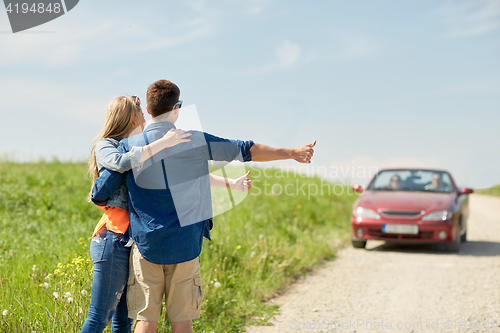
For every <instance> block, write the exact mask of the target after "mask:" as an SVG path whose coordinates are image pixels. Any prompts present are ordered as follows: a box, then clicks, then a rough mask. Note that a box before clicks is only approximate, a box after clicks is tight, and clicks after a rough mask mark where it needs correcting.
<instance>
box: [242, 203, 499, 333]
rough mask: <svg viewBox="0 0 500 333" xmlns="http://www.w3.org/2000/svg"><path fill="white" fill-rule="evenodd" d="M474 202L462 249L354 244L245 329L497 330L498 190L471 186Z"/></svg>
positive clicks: (259, 332) (263, 332)
mask: <svg viewBox="0 0 500 333" xmlns="http://www.w3.org/2000/svg"><path fill="white" fill-rule="evenodd" d="M469 204H470V215H469V222H468V232H467V238H468V241H467V242H466V243H462V244H461V247H460V251H459V252H458V253H447V252H445V249H444V247H443V246H438V245H394V244H385V243H384V242H379V241H372V242H368V244H367V249H365V250H364V249H354V248H352V247H350V246H349V247H347V248H345V249H343V250H341V251H339V253H338V257H337V259H335V260H334V261H331V262H328V263H326V264H325V265H323V266H322V267H320V268H318V269H316V270H315V271H313V272H312V273H311V274H309V275H308V276H305V277H304V278H301V279H299V280H298V281H297V282H296V283H295V284H293V285H292V286H291V287H290V288H289V289H287V290H286V292H284V293H283V295H281V296H279V297H277V298H274V299H273V300H271V302H274V303H276V304H279V305H280V314H279V315H277V316H275V317H274V318H273V319H272V320H271V322H272V323H273V325H272V326H249V327H248V328H247V332H249V333H271V332H273V333H274V332H280V333H286V332H311V333H312V332H314V333H319V332H458V331H462V332H500V323H499V320H500V291H499V287H500V198H497V197H490V196H483V195H477V194H474V195H471V197H470V201H469ZM479 321H480V322H479ZM496 324H498V325H496ZM480 325H481V326H480ZM487 325H493V327H491V328H487V327H484V326H487ZM497 326H498V327H497Z"/></svg>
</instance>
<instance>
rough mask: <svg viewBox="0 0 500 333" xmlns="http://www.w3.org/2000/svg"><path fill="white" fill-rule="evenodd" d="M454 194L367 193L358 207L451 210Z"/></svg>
mask: <svg viewBox="0 0 500 333" xmlns="http://www.w3.org/2000/svg"><path fill="white" fill-rule="evenodd" d="M452 201H453V194H452V193H429V192H385V191H384V192H382V191H365V192H364V193H363V195H362V196H361V197H360V198H359V201H358V204H357V206H362V207H365V208H369V209H373V210H375V211H377V210H380V209H381V210H402V211H406V210H409V211H425V212H426V213H427V212H430V211H434V210H442V209H450V207H451V205H452Z"/></svg>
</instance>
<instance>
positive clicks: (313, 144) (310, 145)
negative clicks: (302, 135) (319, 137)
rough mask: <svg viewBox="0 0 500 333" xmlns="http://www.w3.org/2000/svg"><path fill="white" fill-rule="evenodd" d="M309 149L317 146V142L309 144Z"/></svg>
mask: <svg viewBox="0 0 500 333" xmlns="http://www.w3.org/2000/svg"><path fill="white" fill-rule="evenodd" d="M308 146H309V147H314V146H316V140H314V141H313V143H310V144H308Z"/></svg>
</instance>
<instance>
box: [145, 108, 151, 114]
mask: <svg viewBox="0 0 500 333" xmlns="http://www.w3.org/2000/svg"><path fill="white" fill-rule="evenodd" d="M146 111H148V113H149V114H151V112H150V111H149V108H148V107H147V106H146Z"/></svg>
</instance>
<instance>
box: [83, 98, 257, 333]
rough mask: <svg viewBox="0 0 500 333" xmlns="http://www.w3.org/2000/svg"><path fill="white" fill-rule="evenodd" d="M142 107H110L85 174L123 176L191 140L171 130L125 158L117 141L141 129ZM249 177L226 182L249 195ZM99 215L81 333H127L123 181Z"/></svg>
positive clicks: (122, 102) (120, 102)
mask: <svg viewBox="0 0 500 333" xmlns="http://www.w3.org/2000/svg"><path fill="white" fill-rule="evenodd" d="M140 103H141V102H140V100H139V98H138V97H137V96H132V97H130V98H129V97H125V96H120V97H116V98H115V99H113V100H112V101H111V102H110V103H109V105H108V111H107V115H106V122H105V125H104V128H103V130H102V131H101V133H100V135H99V136H98V137H97V138H98V139H99V141H98V142H97V143H96V144H95V145H94V147H93V148H92V151H91V159H90V162H89V172H90V174H91V175H92V180H93V181H95V179H97V177H98V176H99V174H100V173H102V171H103V170H104V169H108V170H111V171H118V172H125V171H128V170H130V169H131V168H136V167H137V168H140V167H141V164H142V163H143V162H144V161H145V160H147V159H148V158H149V157H151V156H152V155H154V154H156V153H158V152H159V151H161V150H162V149H165V148H169V147H173V146H175V145H177V144H179V143H182V142H188V141H190V140H189V136H190V134H188V133H185V132H184V131H182V130H178V129H172V130H170V131H169V132H168V133H166V134H165V136H164V137H163V138H161V139H159V140H157V141H155V142H153V143H151V144H149V145H147V146H145V147H133V148H132V149H131V151H130V152H128V153H121V152H119V151H118V146H119V140H121V139H122V138H126V137H128V136H130V135H132V134H134V133H135V132H137V133H140V132H142V131H143V130H144V125H145V120H144V114H143V113H142V110H141V107H140ZM247 176H248V173H247V174H246V175H244V176H242V177H240V178H238V179H235V180H233V179H231V180H229V184H230V187H231V188H232V189H235V190H239V191H247V190H248V189H250V187H251V181H250V180H248V179H247V178H246V177H247ZM210 178H211V179H210V180H211V181H210V183H211V185H212V186H218V187H225V186H226V182H225V181H224V178H222V177H217V176H213V175H210ZM103 210H104V211H105V212H104V214H103V216H102V218H101V220H100V221H99V223H98V224H97V226H96V228H95V230H94V233H93V237H92V241H91V244H90V255H91V257H92V262H93V265H94V273H93V282H92V295H91V299H90V307H89V311H88V315H87V319H86V320H85V323H84V325H83V327H82V330H81V332H102V331H103V330H104V328H105V327H106V326H107V325H108V323H109V321H110V320H111V321H112V325H111V331H112V332H113V333H118V332H127V333H128V332H131V327H132V322H133V321H132V319H129V318H128V310H127V303H126V299H127V297H126V283H127V279H128V264H129V254H130V246H129V245H128V243H129V237H128V233H127V230H128V226H129V220H128V202H127V186H126V183H125V182H124V183H122V184H121V185H120V186H119V187H118V188H117V189H116V190H115V191H114V193H113V196H112V197H111V198H110V199H109V201H108V202H107V204H106V207H105V209H103Z"/></svg>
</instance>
